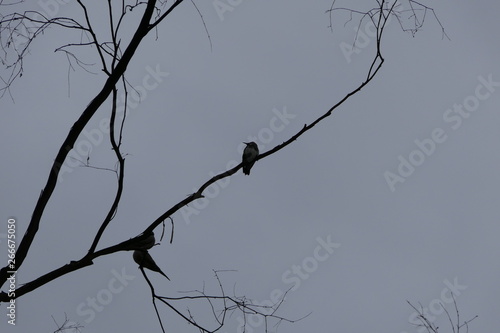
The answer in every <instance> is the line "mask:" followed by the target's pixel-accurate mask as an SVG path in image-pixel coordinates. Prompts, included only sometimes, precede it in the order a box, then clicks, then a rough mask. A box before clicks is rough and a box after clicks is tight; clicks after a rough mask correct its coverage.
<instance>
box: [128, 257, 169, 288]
mask: <svg viewBox="0 0 500 333" xmlns="http://www.w3.org/2000/svg"><path fill="white" fill-rule="evenodd" d="M133 258H134V261H135V262H136V263H137V264H138V265H139V267H142V268H147V269H149V270H152V271H153V272H158V273H160V274H161V275H163V276H164V277H166V278H167V280H169V281H170V279H169V278H168V276H167V275H166V274H165V273H163V272H162V271H161V269H160V267H158V265H157V264H156V263H155V261H154V260H153V257H151V255H150V254H149V252H148V251H147V250H135V251H134V254H133Z"/></svg>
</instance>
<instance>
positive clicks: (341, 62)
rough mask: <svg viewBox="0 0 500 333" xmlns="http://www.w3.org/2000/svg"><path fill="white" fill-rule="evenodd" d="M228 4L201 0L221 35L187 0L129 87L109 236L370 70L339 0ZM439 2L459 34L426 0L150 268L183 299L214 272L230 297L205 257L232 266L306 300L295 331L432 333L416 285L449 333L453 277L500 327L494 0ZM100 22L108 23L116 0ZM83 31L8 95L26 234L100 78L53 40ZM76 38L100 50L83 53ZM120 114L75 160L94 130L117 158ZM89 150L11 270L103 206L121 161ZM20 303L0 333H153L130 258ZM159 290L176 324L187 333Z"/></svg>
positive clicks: (100, 265) (468, 303) (145, 221)
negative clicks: (139, 96) (68, 329)
mask: <svg viewBox="0 0 500 333" xmlns="http://www.w3.org/2000/svg"><path fill="white" fill-rule="evenodd" d="M221 2H223V3H225V4H228V3H230V2H229V1H227V0H221ZM372 2H373V3H375V2H374V1H368V0H367V1H364V2H363V3H359V7H358V8H366V7H369V6H371V3H372ZM53 3H54V2H50V1H41V2H39V3H38V4H36V5H34V7H35V8H33V9H34V10H45V11H46V12H47V8H49V9H50V10H51V11H53V16H54V15H57V16H65V15H66V16H70V15H74V13H75V10H76V9H77V8H76V7H75V6H74V5H72V4H68V5H59V7H58V8H55V7H46V6H45V8H44V7H39V6H40V4H42V5H43V4H53ZM231 3H233V5H229V6H231V9H232V10H231V11H226V12H224V13H222V14H221V13H219V14H218V13H217V11H216V10H215V8H214V3H213V2H212V1H206V2H202V1H197V2H196V4H197V5H198V7H199V9H200V11H201V12H202V14H203V18H204V20H205V23H206V25H207V27H208V30H209V33H210V37H211V42H212V44H213V50H212V51H211V50H210V44H209V40H208V38H207V35H206V32H205V30H204V27H203V24H202V22H201V20H200V17H199V16H198V14H197V12H196V10H195V8H194V7H193V6H192V4H191V3H189V2H186V3H184V4H183V5H181V6H180V7H179V8H178V9H176V12H175V13H174V15H172V16H171V17H170V18H169V19H168V20H167V21H165V22H164V23H163V24H161V25H160V26H159V28H158V40H155V36H154V35H151V36H149V37H148V38H146V40H145V41H144V43H143V44H142V45H141V47H140V49H139V50H138V52H137V54H136V56H135V58H134V60H133V61H132V62H131V65H130V66H129V69H128V70H127V78H128V81H129V82H130V83H131V84H132V85H133V86H136V87H138V88H137V89H138V90H141V89H142V90H143V92H145V93H146V94H145V96H144V98H143V100H142V101H141V103H140V104H139V103H136V102H134V99H133V98H134V96H131V102H132V104H131V105H130V106H131V108H130V109H129V111H128V118H127V122H126V125H125V134H124V143H123V149H122V151H123V152H124V153H127V154H129V155H128V156H127V158H126V171H125V172H126V182H125V192H124V195H123V198H122V202H121V205H120V209H119V212H118V214H117V216H116V218H115V219H114V220H113V222H112V223H111V225H110V227H109V229H108V230H107V232H106V233H105V234H104V236H103V239H102V244H101V246H100V248H102V247H105V246H109V245H112V244H114V243H116V242H119V241H122V240H123V239H127V238H129V237H132V236H134V235H136V234H138V233H139V232H140V231H141V230H143V229H144V228H145V226H147V225H149V224H150V223H151V222H152V221H153V220H154V219H156V218H157V217H158V216H160V215H161V214H162V213H163V212H164V211H166V210H167V209H168V208H170V207H171V206H172V205H174V204H175V203H177V202H178V201H179V200H182V199H184V198H185V197H186V195H188V194H190V193H192V192H193V190H194V189H196V188H197V187H199V186H200V185H201V184H202V183H204V182H205V181H206V180H208V179H209V177H210V176H211V175H213V173H216V172H220V171H223V170H224V169H225V168H226V166H227V165H228V163H229V165H231V163H232V161H239V160H240V158H241V142H243V141H247V140H248V139H251V138H254V140H255V141H256V142H257V143H258V144H259V147H260V148H261V152H263V151H267V150H268V149H270V148H272V147H274V146H275V145H277V144H279V143H281V142H282V141H285V140H287V139H288V138H289V137H290V136H292V135H294V134H295V133H296V132H297V131H299V130H300V129H301V128H302V127H303V125H304V124H305V123H310V122H311V121H313V120H314V119H315V118H316V117H318V116H319V115H321V114H322V113H324V112H325V111H326V110H327V109H328V108H329V107H331V106H332V105H333V104H335V103H336V102H337V101H338V100H339V99H340V98H342V97H343V96H344V95H345V94H346V93H348V92H349V91H350V90H352V89H353V88H355V87H356V86H357V85H358V84H359V83H360V82H362V80H364V78H365V75H366V72H367V69H368V66H369V64H370V61H371V58H372V57H373V52H374V46H375V45H374V42H375V40H374V39H373V38H372V37H370V36H368V37H367V40H366V43H365V44H360V48H359V49H358V52H357V53H354V54H351V55H350V56H346V53H345V47H346V45H352V41H353V38H354V36H355V25H353V24H350V25H346V26H345V27H344V23H345V20H346V16H345V15H340V13H339V15H338V16H336V17H334V18H335V21H334V30H333V32H332V31H330V29H329V28H328V25H329V18H328V15H327V14H325V11H326V10H327V9H328V8H329V7H330V4H331V2H329V1H315V2H312V3H310V2H304V1H273V2H269V1H233V2H231ZM346 4H347V5H348V3H345V4H344V5H346ZM339 5H342V4H340V3H339ZM363 5H364V7H363ZM430 5H432V6H435V7H434V8H435V9H436V14H437V15H438V16H439V19H440V21H441V23H442V24H443V26H444V27H445V29H446V33H447V34H448V35H449V36H450V38H451V40H447V39H443V38H442V34H441V30H440V26H439V24H438V23H437V22H436V20H435V19H434V18H433V17H432V15H431V14H430V13H429V15H428V16H427V17H426V22H425V26H424V28H423V29H422V30H421V31H420V32H419V33H418V34H417V35H416V36H415V37H412V36H411V35H410V34H407V33H403V32H402V31H401V29H400V28H399V26H398V25H397V24H396V22H395V21H393V22H391V23H390V25H389V27H388V30H387V34H386V35H385V39H384V41H383V52H384V56H385V59H386V62H385V64H384V66H383V68H382V70H381V72H380V73H379V74H378V75H377V77H376V78H375V79H374V80H373V81H372V82H371V83H370V84H369V85H368V86H367V87H365V88H364V89H363V90H362V91H361V92H360V93H358V94H357V95H355V96H354V97H353V98H352V99H351V100H349V101H348V102H346V103H345V104H344V105H343V106H342V107H341V108H339V109H337V110H336V111H335V113H334V115H333V116H332V117H330V118H329V119H327V120H325V121H324V122H322V123H321V124H319V125H318V126H317V127H315V128H314V129H313V130H312V131H310V132H308V133H307V134H306V135H304V136H302V137H301V138H300V139H299V140H298V141H297V142H295V143H293V144H292V145H291V146H289V147H287V148H286V149H284V150H282V151H280V152H279V153H277V154H275V155H272V156H270V157H268V158H266V159H264V160H261V161H259V162H258V163H257V164H256V165H255V166H254V167H253V169H252V173H251V176H249V177H246V176H243V174H242V173H241V172H238V173H237V174H236V175H234V176H233V177H231V178H230V179H229V180H225V181H224V182H223V183H222V184H220V185H217V186H214V187H212V188H211V192H209V193H208V194H207V197H208V200H205V201H200V202H196V203H193V204H192V205H190V209H191V210H189V211H187V210H184V211H183V212H179V213H177V214H175V215H174V216H173V219H174V221H175V227H176V229H175V237H174V243H173V244H168V241H163V242H162V244H161V246H158V247H155V248H153V249H152V250H151V254H152V256H153V257H154V258H155V260H156V262H157V263H158V265H159V266H160V267H161V268H162V269H163V270H164V271H165V273H167V275H169V277H170V278H171V279H172V281H171V282H168V281H166V280H165V279H164V278H163V277H162V276H161V275H159V274H155V273H151V274H149V276H150V277H151V279H152V280H153V281H154V282H155V286H156V288H157V291H158V293H159V294H161V295H168V296H180V295H184V294H180V293H179V292H180V291H187V290H194V289H198V290H200V289H202V288H203V286H205V290H206V291H207V292H209V293H212V294H213V293H217V292H218V289H217V288H218V285H217V281H216V280H215V279H214V277H213V271H212V270H214V269H216V270H236V271H235V272H225V273H221V274H220V277H221V279H222V281H223V282H224V285H225V287H226V292H227V293H228V294H232V293H233V290H234V291H235V293H236V294H237V295H238V296H242V295H246V296H247V297H248V298H250V299H252V300H254V301H256V302H259V303H261V302H263V301H266V300H271V299H273V297H274V295H275V294H279V293H280V291H281V292H284V291H286V290H288V289H290V288H293V289H292V290H291V291H289V293H288V296H287V298H286V301H285V302H284V304H283V305H282V306H281V307H280V310H279V311H278V314H279V315H281V316H284V317H286V318H289V319H297V318H300V317H302V316H304V315H306V314H308V313H311V315H310V316H308V317H307V318H305V319H303V320H301V321H299V322H297V323H294V324H288V323H282V324H281V325H280V326H279V329H278V330H281V332H283V331H285V332H304V331H305V330H307V331H325V330H328V331H333V332H361V331H372V332H391V333H403V332H408V333H411V332H418V330H417V329H415V328H414V327H413V326H412V325H411V324H410V323H409V320H414V311H413V309H411V308H410V307H409V306H408V304H407V303H406V300H409V301H411V302H412V303H414V304H418V302H420V303H421V304H422V306H423V307H426V308H429V314H430V316H431V317H435V321H434V323H435V324H436V325H437V326H439V327H440V328H441V329H440V332H450V331H451V330H450V329H449V323H448V320H447V318H446V314H444V313H443V312H442V309H441V308H440V306H439V302H441V303H443V304H444V305H445V306H446V309H447V310H448V311H450V313H454V308H453V305H452V304H449V301H450V298H449V296H450V293H449V291H450V289H454V290H455V295H456V301H457V304H458V306H459V309H460V314H461V317H460V318H461V320H466V319H470V318H472V317H473V316H475V315H479V318H478V319H476V320H474V321H473V322H472V323H471V324H470V332H471V333H472V332H491V331H493V330H494V329H495V328H497V327H498V326H499V324H500V322H499V317H498V313H497V311H495V310H496V309H497V308H498V306H497V304H498V299H499V296H500V294H499V291H498V286H497V284H498V281H499V279H500V266H499V264H498V253H499V252H500V242H498V240H497V237H498V235H499V232H500V227H499V224H498V221H499V217H500V211H499V209H498V199H499V196H498V190H497V189H498V188H499V185H500V177H499V176H498V172H497V169H498V166H499V165H500V150H499V149H498V147H499V143H500V131H499V130H498V127H499V124H500V116H499V114H498V105H499V102H500V71H499V69H498V59H499V55H500V54H499V53H500V46H499V45H498V42H497V36H496V35H497V32H498V31H500V22H499V21H498V19H497V16H498V15H497V14H498V12H499V10H500V4H498V3H497V2H493V1H489V2H479V3H471V2H469V1H444V2H439V3H437V4H430ZM47 13H48V14H51V13H50V12H47ZM98 13H100V12H98ZM94 20H95V24H96V26H98V27H100V26H102V28H103V29H105V26H104V24H105V20H106V17H105V16H103V15H102V14H101V16H100V15H99V14H98V15H97V16H95V17H94ZM132 23H133V22H132ZM132 23H131V29H130V30H131V31H132V27H133V24H132ZM364 29H365V25H364V24H362V31H364ZM104 31H107V30H104ZM74 38H75V35H71V34H67V33H64V32H61V31H59V30H56V29H51V30H48V31H47V32H46V33H45V34H44V35H43V36H40V38H39V39H38V40H37V41H36V42H35V43H34V44H33V46H32V48H31V53H30V54H29V55H28V56H27V57H26V60H25V67H24V74H23V77H22V78H21V79H19V80H18V81H16V83H15V84H14V86H13V87H12V89H11V92H12V95H13V98H14V100H15V103H13V102H12V101H11V100H10V99H9V98H4V99H3V100H2V101H1V102H0V103H1V110H2V115H1V117H2V121H1V122H0V151H1V154H2V161H3V163H2V168H3V172H2V173H1V174H0V185H1V188H2V191H1V192H0V202H1V204H0V207H1V213H2V220H3V221H6V220H7V219H8V217H10V216H14V217H15V218H16V220H17V235H18V237H20V236H21V235H22V234H23V233H24V230H25V228H26V226H27V223H28V222H29V219H30V217H31V214H32V211H33V208H34V205H35V203H36V200H37V199H38V196H39V194H40V190H41V189H42V188H43V186H44V185H45V182H46V177H47V175H48V172H49V168H50V165H51V163H52V162H53V159H54V157H55V155H56V152H57V150H58V148H59V145H60V144H61V142H62V140H63V139H64V138H65V136H66V135H67V132H68V130H69V128H70V127H71V126H72V124H73V123H74V122H75V120H76V119H77V117H78V116H79V115H80V114H81V112H82V110H83V109H84V107H85V106H86V105H87V104H88V103H89V101H90V100H91V98H93V97H94V95H95V93H96V92H97V91H98V90H99V89H100V87H101V86H102V83H103V81H104V75H102V74H100V71H99V68H98V66H94V67H93V68H92V71H94V72H95V73H98V75H92V74H88V73H86V72H84V71H83V70H81V69H77V71H76V72H74V71H71V70H70V71H69V72H70V79H69V82H70V86H69V87H68V66H67V61H66V58H65V56H64V55H63V54H62V53H54V52H53V51H54V49H55V48H56V47H58V46H60V45H61V44H63V43H67V42H69V41H74ZM76 38H77V39H78V38H79V36H77V37H76ZM343 49H344V51H342V50H343ZM82 54H83V57H84V60H87V61H88V62H89V63H95V62H96V59H93V58H91V56H92V53H91V52H88V51H85V52H84V53H82ZM152 73H154V74H152ZM488 82H489V83H488ZM107 105H108V104H106V106H107ZM460 110H461V111H460ZM108 116H109V108H107V107H105V106H104V107H102V108H101V109H100V110H99V111H98V113H96V115H95V117H94V119H93V120H92V121H91V122H90V123H89V125H88V127H87V129H86V133H88V135H85V134H82V136H81V137H80V138H79V140H78V142H77V145H76V148H75V150H74V151H73V153H72V154H73V155H72V156H73V157H76V158H81V159H82V160H85V159H86V158H87V154H86V150H88V147H91V155H90V162H91V163H92V164H93V165H95V166H99V167H107V168H112V167H113V166H114V159H113V154H112V151H111V150H110V145H109V142H108V139H107V138H104V139H101V138H100V136H99V134H98V133H101V132H100V131H99V122H100V121H101V120H102V119H106V118H107V117H108ZM255 138H256V139H255ZM409 163H410V164H411V163H413V165H411V166H410V167H409V166H408V165H409ZM75 164H77V163H75V161H74V159H73V160H69V161H67V166H68V169H67V170H70V171H67V172H66V173H64V174H63V176H62V179H61V180H60V181H59V182H58V185H57V188H56V190H55V192H54V195H53V197H52V200H51V201H50V203H49V205H48V206H47V209H46V211H45V215H44V218H43V219H42V224H41V228H40V231H39V233H38V235H37V238H36V240H35V242H34V243H33V246H32V248H31V252H30V254H29V256H28V259H27V260H26V261H25V263H24V265H23V267H22V269H21V270H20V271H19V272H18V283H25V282H28V281H31V280H32V279H34V278H36V277H38V276H39V275H41V274H44V273H46V272H47V271H49V270H52V269H55V268H57V267H60V266H61V265H64V264H65V263H68V262H69V261H70V260H77V259H79V258H81V257H82V256H83V255H84V254H85V253H86V250H87V249H88V247H89V245H90V242H91V241H92V239H93V235H94V234H95V232H96V230H97V229H98V227H99V225H100V221H102V219H103V218H104V216H105V214H106V212H107V209H108V207H109V205H110V203H111V201H112V199H113V195H114V191H115V188H116V177H115V175H114V174H113V173H111V172H106V171H98V170H94V169H89V168H82V167H72V166H71V165H75ZM388 177H389V178H390V179H392V183H391V182H390V181H389V182H388V181H387V179H388ZM398 177H399V178H398ZM401 180H404V182H401ZM391 184H392V185H391ZM5 225H6V223H4V222H2V228H3V229H1V230H0V232H2V233H3V234H2V235H0V241H1V243H0V248H1V249H2V252H1V253H6V242H5V238H2V237H4V234H5V230H6V229H5ZM168 225H169V224H168V223H167V229H166V233H168V232H169V231H170V229H169V228H168ZM157 231H159V230H157ZM157 236H159V233H157ZM327 243H330V246H329V247H328V246H326V245H325V244H327ZM322 244H323V245H322ZM4 259H5V261H6V255H5V257H4ZM117 276H120V278H117ZM92 299H95V300H96V301H95V302H96V305H95V307H92V306H91V305H90V302H92ZM16 304H17V306H18V308H17V314H18V317H17V325H16V327H12V326H11V325H8V324H7V319H6V316H4V315H3V314H2V317H1V318H2V319H1V320H0V330H1V331H2V332H5V331H6V330H7V331H8V332H16V331H19V332H21V331H22V332H27V331H35V330H36V331H41V332H52V331H54V330H55V329H56V327H55V324H54V322H53V320H52V318H51V316H54V318H55V319H56V320H57V321H58V322H61V321H62V320H63V318H64V314H65V313H66V314H67V317H68V319H69V320H70V321H73V322H78V323H80V324H83V325H84V326H85V328H84V329H83V332H103V331H109V330H111V329H112V330H114V331H127V332H128V331H130V332H132V331H137V330H141V331H160V328H159V325H158V322H157V320H156V316H155V313H154V309H153V306H152V304H151V301H150V294H149V289H148V287H147V284H146V282H145V281H144V279H143V278H142V275H141V274H140V271H139V270H138V269H137V265H136V264H135V263H134V262H133V260H132V255H131V253H118V254H116V255H112V256H107V257H101V258H99V259H98V260H96V261H95V263H94V265H93V266H90V267H87V268H85V269H83V270H80V271H77V272H75V273H72V274H69V275H66V276H64V277H62V278H60V279H58V280H56V281H54V282H52V283H50V284H47V285H45V286H44V287H42V288H39V289H37V290H36V291H34V292H32V293H30V294H28V295H25V296H23V297H21V298H19V299H18V301H17V303H16ZM187 305H188V304H186V303H183V304H178V306H179V308H180V309H182V310H185V309H186V307H187ZM159 307H160V309H161V310H160V311H161V313H162V317H163V318H164V323H165V324H166V327H167V331H182V332H188V331H194V330H193V329H192V327H188V326H187V325H185V324H184V322H183V321H182V320H180V319H179V318H178V316H176V315H175V314H173V313H172V312H171V311H169V310H168V309H166V308H165V307H162V306H161V305H159ZM192 309H193V312H194V314H195V315H196V314H197V315H198V317H197V319H198V320H199V322H200V323H209V324H207V325H208V326H209V327H211V325H214V322H213V321H212V320H211V317H210V316H209V314H210V312H209V311H210V309H209V308H208V307H201V306H196V305H192ZM1 312H2V313H5V312H6V309H5V306H2V310H1ZM240 322H241V315H240V313H235V314H234V315H233V316H232V317H230V318H228V319H227V326H226V327H225V328H223V329H222V332H238V324H239V323H240ZM274 323H275V322H270V328H272V329H273V330H274V329H275V328H274V327H273V326H272V325H274ZM249 325H250V327H248V328H247V331H248V332H251V331H252V330H251V329H253V330H254V331H256V332H257V331H260V332H262V331H264V326H263V325H262V323H261V322H260V321H258V320H255V318H252V319H251V321H250V322H249Z"/></svg>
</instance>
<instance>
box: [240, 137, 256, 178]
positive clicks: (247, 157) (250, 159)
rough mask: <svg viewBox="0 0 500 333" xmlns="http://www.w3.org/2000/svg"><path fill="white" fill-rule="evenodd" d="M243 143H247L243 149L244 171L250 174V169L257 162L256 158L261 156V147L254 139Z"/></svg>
mask: <svg viewBox="0 0 500 333" xmlns="http://www.w3.org/2000/svg"><path fill="white" fill-rule="evenodd" d="M243 143H244V144H246V145H247V146H246V147H245V149H244V150H243V158H242V163H243V173H244V174H245V175H247V176H248V175H249V174H250V169H251V168H252V167H253V164H254V163H255V159H256V158H257V156H259V147H258V146H257V144H256V143H255V142H253V141H252V142H243Z"/></svg>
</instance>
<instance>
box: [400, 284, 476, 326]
mask: <svg viewBox="0 0 500 333" xmlns="http://www.w3.org/2000/svg"><path fill="white" fill-rule="evenodd" d="M451 297H452V298H453V306H454V308H455V320H453V319H452V317H451V315H450V313H449V312H448V310H447V309H446V307H445V306H444V304H443V303H440V305H441V307H442V308H443V310H444V312H445V313H446V317H447V318H448V321H449V323H450V327H451V331H452V332H453V333H460V330H462V332H463V330H464V329H465V333H469V324H470V322H471V321H473V320H474V319H476V318H478V316H477V315H476V316H474V317H472V318H471V319H469V320H464V321H463V322H461V321H460V312H459V311H458V306H457V301H456V300H455V295H453V293H452V294H451ZM407 302H408V304H409V305H410V306H411V307H412V308H413V309H414V310H415V311H416V312H417V313H418V316H417V318H418V320H419V321H420V324H414V325H416V326H417V327H418V328H425V330H426V331H427V332H428V333H439V329H440V328H439V327H438V326H436V325H435V324H434V323H433V322H432V320H430V319H429V317H428V316H427V314H426V312H425V310H424V307H423V306H422V304H419V307H416V306H415V305H413V304H412V303H410V302H409V301H407Z"/></svg>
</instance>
